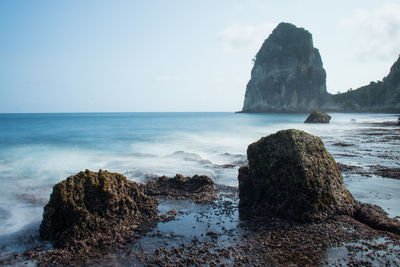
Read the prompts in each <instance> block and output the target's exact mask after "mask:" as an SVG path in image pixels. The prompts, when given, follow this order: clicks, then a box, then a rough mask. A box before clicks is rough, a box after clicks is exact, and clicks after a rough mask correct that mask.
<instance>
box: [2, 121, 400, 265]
mask: <svg viewBox="0 0 400 267" xmlns="http://www.w3.org/2000/svg"><path fill="white" fill-rule="evenodd" d="M360 124H361V123H360ZM362 126H363V127H362V128H358V129H357V130H355V131H353V132H352V133H350V134H349V136H343V137H345V138H343V137H342V138H341V139H343V140H341V141H343V142H336V141H337V140H335V142H336V143H332V142H331V141H330V140H324V143H326V144H327V143H328V144H329V145H332V147H335V148H337V150H335V151H333V152H331V153H332V155H333V156H334V157H335V158H336V156H335V153H336V154H337V153H338V152H340V151H341V152H340V153H342V155H341V156H340V159H341V160H340V161H338V160H337V162H338V163H339V164H342V170H341V172H342V175H343V177H344V180H345V183H346V180H348V179H354V177H355V176H357V177H358V178H359V179H364V178H366V179H368V178H370V177H371V176H373V177H377V178H376V179H378V180H379V179H392V178H379V177H378V176H381V175H379V173H377V172H373V171H374V170H373V168H372V167H371V168H369V169H368V165H366V164H361V166H355V167H354V166H352V165H346V159H351V161H354V158H358V157H360V155H359V154H357V153H358V152H359V151H358V149H354V146H358V145H365V144H367V145H368V144H371V143H374V144H384V145H385V146H383V147H380V146H377V147H372V148H371V151H369V152H370V154H371V155H370V157H373V158H375V160H376V161H378V160H379V159H382V160H385V157H384V155H386V156H389V157H390V158H389V160H391V161H393V160H396V159H397V158H398V157H399V156H400V155H399V154H400V150H399V149H397V150H396V149H394V152H395V153H393V149H392V151H389V150H386V151H385V149H387V147H392V148H396V146H397V147H398V146H399V145H400V143H399V142H398V141H399V139H398V136H399V133H400V129H399V128H398V127H397V128H390V127H391V126H392V125H388V124H387V123H378V124H377V123H373V124H369V123H363V124H362ZM364 126H365V128H364ZM388 127H389V128H388ZM356 137H357V138H359V139H361V140H362V141H361V142H360V143H357V142H358V141H357V142H356V140H355V138H356ZM348 139H350V140H353V143H352V142H350V141H349V140H348ZM379 140H380V141H379ZM362 142H364V143H362ZM393 146H394V147H393ZM361 147H362V146H361ZM385 147H386V148H385ZM347 148H351V149H352V150H353V152H354V151H355V152H357V153H349V152H348V151H346V149H347ZM365 152H368V151H361V152H360V153H361V154H362V153H365ZM343 153H344V154H343ZM346 153H347V154H346ZM396 153H397V154H396ZM343 155H344V156H343ZM386 159H387V158H386ZM378 162H379V161H378ZM382 165H383V167H385V161H383V164H382ZM376 166H378V165H376ZM388 168H389V167H388ZM360 169H361V171H360ZM390 169H392V170H396V173H398V172H397V171H398V170H399V166H397V167H396V166H394V167H393V166H392V167H390ZM395 178H398V177H397V176H396V177H395ZM395 181H397V180H395ZM220 194H221V197H222V199H221V200H217V201H215V202H213V203H210V204H196V203H193V202H190V201H187V200H161V201H160V206H159V210H160V212H159V215H162V214H166V213H168V212H169V211H171V210H175V211H176V213H175V216H170V217H169V219H168V220H167V221H165V222H159V223H158V225H157V226H156V227H155V228H154V229H153V230H151V231H150V232H148V233H147V234H145V235H144V236H143V237H141V238H139V239H138V240H137V242H135V243H133V244H129V245H128V246H125V247H122V248H117V249H116V250H115V251H114V252H112V253H107V254H105V255H103V257H102V258H101V259H96V260H94V261H91V260H90V259H89V261H88V262H87V263H88V264H94V265H98V264H122V265H128V264H135V263H136V264H139V265H141V264H145V265H146V264H155V265H157V264H158V265H164V264H166V263H176V264H179V263H185V264H196V263H199V264H204V263H205V262H207V263H209V264H210V265H212V264H213V263H212V262H213V261H214V263H215V264H216V265H220V264H226V265H234V264H236V265H241V264H246V263H252V264H274V265H286V264H291V263H295V264H320V265H326V264H331V265H339V264H367V263H371V264H383V263H382V262H379V261H377V259H378V260H379V257H378V256H377V255H380V253H381V251H382V249H383V251H386V252H387V253H386V254H385V255H384V256H383V258H382V259H385V258H386V260H388V261H389V262H391V263H393V264H399V263H400V258H399V254H398V252H399V251H400V244H399V237H398V236H396V235H393V234H388V233H387V232H383V231H376V230H372V229H370V228H368V227H366V226H364V225H362V224H361V223H358V222H357V221H354V220H352V219H349V218H346V217H343V216H342V217H340V216H339V217H337V218H336V219H335V220H328V221H326V222H323V223H320V224H313V225H309V226H305V225H301V224H289V223H287V222H285V221H283V220H270V221H269V222H268V223H267V224H266V223H265V221H264V222H259V223H256V224H246V223H244V222H242V221H240V219H239V216H238V212H237V201H238V195H237V189H235V188H230V187H222V188H221V192H220ZM356 197H357V195H356ZM374 204H375V203H374ZM385 210H386V209H385ZM193 227H194V228H193ZM174 229H175V230H174ZM321 236H322V237H323V238H321ZM294 237H295V238H294ZM34 238H35V237H33V239H34ZM379 238H386V239H379ZM365 240H369V243H368V242H366V241H365ZM374 240H378V241H380V242H381V244H378V245H377V244H373V242H374ZM382 240H383V241H382ZM32 242H33V243H35V242H36V240H32ZM166 243H167V244H166ZM157 244H160V246H157ZM299 244H301V245H300V246H299ZM42 245H43V244H42ZM46 249H48V247H46V246H44V247H36V248H35V247H34V248H33V249H32V250H33V251H28V253H26V252H25V253H20V254H18V255H12V256H11V257H10V258H9V259H8V260H9V261H8V262H7V261H2V263H4V264H6V263H8V264H17V263H25V262H27V263H28V264H35V263H38V262H35V261H32V260H31V259H33V258H35V253H39V254H40V253H42V252H43V251H44V250H46ZM365 249H366V250H368V251H370V252H368V255H367V254H366V253H365V254H363V253H361V258H360V255H359V254H360V251H361V252H362V251H363V250H365ZM254 251H256V252H254ZM350 252H351V253H350ZM31 253H33V254H31ZM335 253H336V254H335ZM349 253H350V254H351V255H348V254H349ZM396 253H397V256H396ZM338 254H339V256H338ZM261 255H267V256H266V257H261ZM135 260H136V261H137V262H135Z"/></svg>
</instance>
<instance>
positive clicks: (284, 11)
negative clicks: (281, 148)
mask: <svg viewBox="0 0 400 267" xmlns="http://www.w3.org/2000/svg"><path fill="white" fill-rule="evenodd" d="M282 21H285V22H291V23H294V24H296V25H297V26H299V27H304V28H306V29H307V30H309V31H310V32H311V33H312V34H313V38H314V45H315V46H316V47H317V48H319V49H320V52H321V56H322V60H323V62H324V67H325V69H326V71H327V75H328V77H327V86H328V91H329V92H332V93H335V92H337V91H347V90H348V89H349V88H357V87H359V86H361V85H365V84H368V83H369V82H370V81H372V80H374V81H375V80H378V79H381V78H383V77H384V76H385V75H387V73H388V71H389V68H390V66H391V65H392V64H393V63H394V61H395V60H396V59H397V57H398V55H399V54H400V3H399V2H397V1H396V2H394V1H378V0H375V1H371V0H370V1H368V0H367V1H329V2H328V1H312V0H303V1H296V0H289V1H258V0H248V1H238V0H237V1H224V0H220V1H207V0H203V1H194V0H192V1H175V0H169V1H166V0H162V1H161V0H160V1H102V0H95V1H94V0H93V1H90V0H87V1H73V0H71V1H23V0H21V1H12V0H10V1H7V0H3V1H0V112H1V113H8V112H11V113H12V112H104V111H236V110H240V109H241V107H242V104H243V98H244V92H245V87H246V84H247V81H248V80H249V78H250V71H251V67H252V63H251V59H252V58H253V57H254V55H255V54H256V53H257V51H258V49H259V48H260V46H261V44H262V42H263V41H264V39H266V38H267V37H268V35H269V34H270V32H271V31H272V29H273V28H274V27H275V26H276V25H277V24H278V23H279V22H282Z"/></svg>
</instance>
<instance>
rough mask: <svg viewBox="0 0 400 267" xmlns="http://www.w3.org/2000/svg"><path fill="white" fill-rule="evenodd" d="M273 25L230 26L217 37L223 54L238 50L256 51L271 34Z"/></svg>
mask: <svg viewBox="0 0 400 267" xmlns="http://www.w3.org/2000/svg"><path fill="white" fill-rule="evenodd" d="M274 27H275V25H274V24H272V23H264V24H260V25H255V26H253V25H232V26H229V27H228V28H226V29H225V30H224V31H223V32H221V33H220V34H219V36H218V40H219V41H220V42H221V45H222V49H223V50H224V52H227V53H232V52H236V51H238V50H252V51H255V52H256V51H257V50H258V49H259V48H260V47H261V44H262V42H263V41H264V40H265V39H266V38H267V37H268V35H269V34H270V33H271V32H272V30H273V29H274Z"/></svg>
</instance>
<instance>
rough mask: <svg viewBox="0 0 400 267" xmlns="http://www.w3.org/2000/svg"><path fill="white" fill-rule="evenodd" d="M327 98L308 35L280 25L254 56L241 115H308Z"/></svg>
mask: <svg viewBox="0 0 400 267" xmlns="http://www.w3.org/2000/svg"><path fill="white" fill-rule="evenodd" d="M328 97H329V95H328V93H327V91H326V73H325V70H324V68H323V66H322V60H321V56H320V54H319V51H318V49H317V48H315V47H314V45H313V40H312V35H311V33H309V32H308V31H306V30H305V29H303V28H297V27H296V26H295V25H293V24H289V23H280V24H279V25H278V26H277V27H276V28H275V29H274V30H273V32H272V33H271V34H270V36H269V37H268V38H267V39H266V40H265V42H264V43H263V45H262V47H261V49H260V51H259V52H258V53H257V55H256V58H255V61H254V66H253V69H252V71H251V79H250V81H249V82H248V84H247V87H246V94H245V100H244V106H243V110H242V112H308V111H311V110H314V109H318V108H321V107H322V106H323V105H324V104H325V102H326V101H327V100H328Z"/></svg>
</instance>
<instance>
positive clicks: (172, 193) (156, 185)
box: [144, 174, 216, 202]
mask: <svg viewBox="0 0 400 267" xmlns="http://www.w3.org/2000/svg"><path fill="white" fill-rule="evenodd" d="M144 192H145V193H146V194H148V195H151V196H158V197H164V198H167V199H191V200H193V201H195V202H210V201H213V200H215V198H216V189H215V188H214V182H213V181H212V180H211V179H210V178H209V177H208V176H205V175H195V176H193V177H184V176H183V175H181V174H177V175H176V176H175V177H173V178H169V177H167V176H161V177H158V178H157V179H155V180H153V181H150V182H148V183H147V184H146V185H144Z"/></svg>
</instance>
